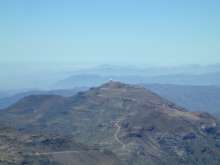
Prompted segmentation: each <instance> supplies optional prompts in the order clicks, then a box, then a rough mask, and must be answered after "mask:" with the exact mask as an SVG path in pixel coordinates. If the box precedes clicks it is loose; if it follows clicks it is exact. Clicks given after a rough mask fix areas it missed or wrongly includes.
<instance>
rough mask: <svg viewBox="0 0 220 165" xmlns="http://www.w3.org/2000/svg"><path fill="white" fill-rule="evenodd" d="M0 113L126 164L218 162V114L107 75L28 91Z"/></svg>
mask: <svg viewBox="0 0 220 165" xmlns="http://www.w3.org/2000/svg"><path fill="white" fill-rule="evenodd" d="M0 115H1V117H0V122H4V123H5V124H7V125H8V126H11V127H15V128H17V129H18V130H20V131H23V132H28V133H30V132H32V133H33V132H34V133H36V132H37V133H45V132H46V133H56V134H58V133H62V134H63V135H68V136H71V137H73V138H74V140H75V141H77V142H81V143H84V144H86V145H93V146H94V145H96V146H97V147H98V148H101V149H108V150H111V151H113V152H114V153H115V154H116V155H117V156H118V157H119V158H120V159H121V160H122V161H124V162H125V164H129V165H142V164H144V165H145V164H149V165H172V164H174V165H176V164H180V165H181V164H184V165H185V164H187V165H191V164H192V165H195V164H199V165H206V164H208V163H209V164H212V165H218V164H219V163H220V128H219V122H218V120H216V119H215V118H214V117H212V116H210V115H209V114H206V113H196V112H188V111H187V110H185V109H183V108H181V107H178V106H176V105H175V104H173V103H171V102H169V101H167V100H165V99H163V98H161V97H159V96H158V95H156V94H154V93H152V92H151V91H148V90H146V89H145V88H143V87H139V86H133V85H127V84H123V83H120V82H113V81H110V82H109V83H106V84H104V85H102V86H100V87H97V88H91V89H90V90H88V91H86V92H81V93H78V94H77V95H75V96H73V97H68V98H66V97H61V96H53V95H51V96H29V97H26V98H24V99H23V100H21V101H19V102H18V103H16V104H14V105H13V106H11V107H9V108H8V109H6V110H4V111H3V112H1V114H0ZM12 121H13V122H12Z"/></svg>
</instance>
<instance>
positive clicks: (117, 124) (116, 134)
mask: <svg viewBox="0 0 220 165" xmlns="http://www.w3.org/2000/svg"><path fill="white" fill-rule="evenodd" d="M122 120H124V118H121V119H119V120H118V121H116V123H115V126H116V127H117V130H116V131H115V134H114V138H115V140H116V141H117V142H118V143H119V144H120V145H121V146H122V149H123V150H124V149H125V148H126V144H125V143H123V142H122V141H121V140H120V139H119V136H118V135H119V133H120V131H121V126H120V124H119V123H120V122H121V121H122Z"/></svg>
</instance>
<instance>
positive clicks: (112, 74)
mask: <svg viewBox="0 0 220 165" xmlns="http://www.w3.org/2000/svg"><path fill="white" fill-rule="evenodd" d="M109 80H115V81H122V82H126V83H131V84H140V83H145V84H146V83H148V84H149V83H160V84H179V85H215V86H220V67H219V65H216V66H209V67H208V66H207V67H202V66H185V67H158V68H135V67H119V66H118V67H117V66H101V67H97V68H90V69H84V70H79V71H75V72H73V73H72V75H71V76H69V77H67V78H66V79H63V80H60V81H58V82H57V83H55V84H54V85H53V87H54V88H61V89H62V88H74V87H77V86H87V87H91V86H98V85H101V84H103V83H105V82H106V81H109Z"/></svg>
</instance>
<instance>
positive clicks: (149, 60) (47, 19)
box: [0, 0, 220, 65]
mask: <svg viewBox="0 0 220 165" xmlns="http://www.w3.org/2000/svg"><path fill="white" fill-rule="evenodd" d="M219 8H220V1H219V0H209V1H207V0H179V1H176V0H166V1H165V0H78V1H74V0H69V1H68V0H37V1H36V0H9V1H0V28H1V31H0V35H1V38H0V59H1V62H5V63H6V62H7V63H19V62H22V63H38V62H39V63H52V64H53V63H54V62H56V63H59V64H60V65H62V64H64V63H71V64H75V65H79V64H106V63H107V64H122V63H123V64H129V65H132V64H134V65H139V64H147V65H184V64H210V63H219V62H220V10H219Z"/></svg>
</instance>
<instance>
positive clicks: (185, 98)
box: [145, 84, 220, 114]
mask: <svg viewBox="0 0 220 165" xmlns="http://www.w3.org/2000/svg"><path fill="white" fill-rule="evenodd" d="M145 87H146V88H147V89H150V90H152V91H154V92H155V93H157V94H158V95H160V96H162V97H164V98H166V99H168V100H170V101H172V102H174V103H176V104H177V105H179V106H183V107H185V108H187V109H188V110H190V111H202V112H209V113H212V114H220V101H219V100H220V87H218V86H192V85H172V84H147V85H145Z"/></svg>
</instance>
